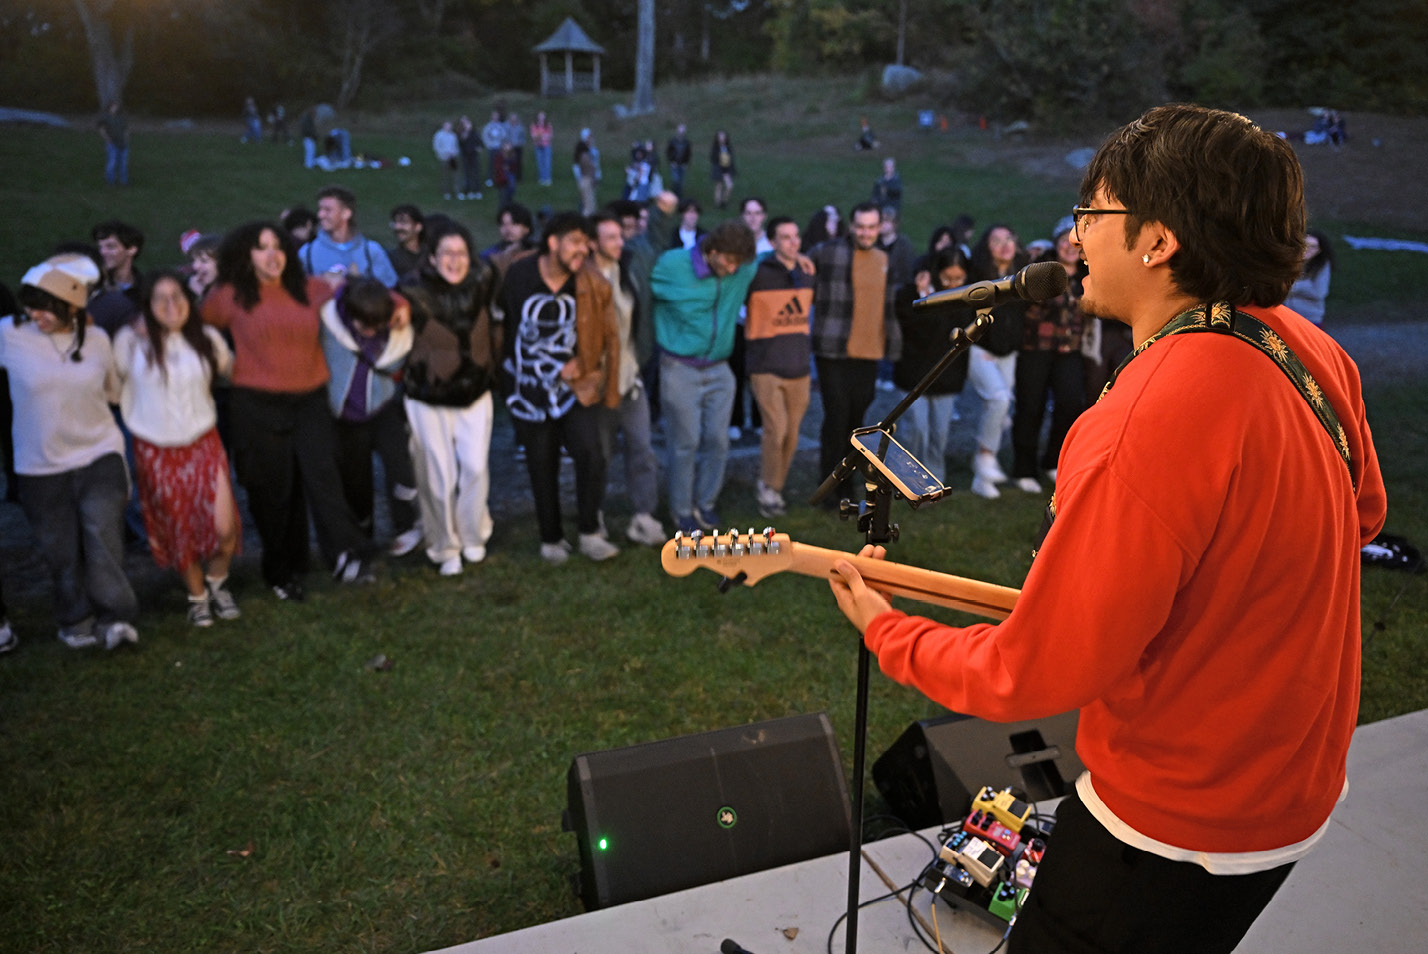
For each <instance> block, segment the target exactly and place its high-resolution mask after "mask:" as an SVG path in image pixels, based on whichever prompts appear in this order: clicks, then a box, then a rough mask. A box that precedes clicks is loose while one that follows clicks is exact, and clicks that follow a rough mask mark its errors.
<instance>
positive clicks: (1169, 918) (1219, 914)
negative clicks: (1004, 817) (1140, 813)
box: [1008, 793, 1294, 954]
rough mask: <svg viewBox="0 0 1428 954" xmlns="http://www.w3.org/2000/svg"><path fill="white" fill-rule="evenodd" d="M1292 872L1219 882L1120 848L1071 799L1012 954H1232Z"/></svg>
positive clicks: (1015, 931)
mask: <svg viewBox="0 0 1428 954" xmlns="http://www.w3.org/2000/svg"><path fill="white" fill-rule="evenodd" d="M1293 867H1294V865H1293V864H1288V865H1282V866H1280V867H1278V868H1272V869H1270V870H1269V871H1262V872H1258V873H1255V874H1248V875H1213V874H1210V873H1209V872H1208V871H1206V870H1205V869H1204V868H1202V867H1201V866H1200V865H1197V864H1194V863H1192V862H1186V861H1169V860H1167V859H1165V858H1162V857H1160V856H1159V855H1153V854H1150V853H1149V852H1146V851H1141V850H1140V849H1138V848H1132V847H1130V846H1129V845H1127V844H1125V843H1124V842H1122V841H1119V840H1118V839H1116V838H1115V837H1114V836H1112V835H1111V833H1110V832H1108V831H1106V829H1105V828H1104V827H1103V826H1102V825H1101V823H1100V822H1098V821H1096V819H1095V817H1094V816H1093V815H1092V814H1091V813H1090V812H1088V811H1087V810H1086V806H1085V805H1083V804H1082V803H1081V800H1080V799H1079V798H1077V797H1076V795H1075V794H1074V793H1073V794H1071V795H1070V796H1068V797H1067V798H1066V800H1065V801H1063V802H1062V803H1061V807H1060V808H1059V809H1058V810H1057V812H1056V828H1055V830H1054V831H1053V832H1052V834H1051V838H1050V839H1049V840H1048V842H1047V850H1046V858H1045V860H1044V861H1043V862H1042V863H1041V866H1040V868H1039V870H1038V871H1037V874H1036V882H1035V883H1034V884H1033V885H1032V888H1031V893H1030V894H1029V895H1028V896H1027V901H1026V905H1025V907H1023V908H1022V910H1021V913H1020V914H1019V915H1018V916H1017V921H1016V926H1015V927H1013V928H1012V932H1011V938H1010V941H1009V946H1008V951H1009V954H1110V952H1125V954H1180V952H1183V954H1219V952H1224V954H1229V952H1230V951H1233V950H1234V949H1235V946H1236V945H1237V944H1239V942H1240V939H1241V938H1243V937H1244V935H1245V933H1246V932H1247V931H1248V930H1249V928H1250V925H1251V924H1253V923H1254V920H1255V918H1257V917H1259V913H1260V912H1261V911H1262V910H1264V906H1265V905H1266V904H1268V903H1269V901H1270V899H1271V898H1272V897H1274V893H1275V892H1276V891H1277V890H1279V886H1280V885H1281V884H1283V883H1284V879H1285V878H1286V877H1288V875H1289V870H1290V869H1291V868H1293Z"/></svg>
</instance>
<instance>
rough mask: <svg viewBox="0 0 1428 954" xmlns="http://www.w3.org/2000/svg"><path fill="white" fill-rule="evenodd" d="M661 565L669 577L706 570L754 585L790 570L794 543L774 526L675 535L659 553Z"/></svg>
mask: <svg viewBox="0 0 1428 954" xmlns="http://www.w3.org/2000/svg"><path fill="white" fill-rule="evenodd" d="M660 563H661V564H662V565H663V566H664V571H665V572H666V573H668V574H669V575H670V576H688V575H689V574H691V573H693V572H694V571H695V570H697V569H699V568H700V567H703V568H704V569H706V570H713V571H714V572H715V573H718V574H719V575H720V576H722V577H724V578H725V579H734V578H735V577H738V576H739V575H740V574H743V577H742V579H740V580H739V582H741V583H743V584H745V585H746V586H753V585H754V584H755V583H757V582H758V581H759V580H761V579H763V578H764V577H766V576H771V575H773V574H775V573H779V572H782V571H784V570H787V569H789V567H790V566H791V565H792V563H793V542H792V541H791V540H789V538H788V534H786V533H774V529H773V527H766V528H764V531H763V532H762V533H755V532H754V530H753V528H752V527H750V528H749V531H748V532H747V533H740V532H739V531H738V530H730V531H729V532H728V533H719V532H718V531H714V532H712V533H707V534H706V533H703V532H701V531H699V530H696V531H694V533H692V534H690V535H688V536H685V535H684V534H682V533H676V534H675V535H674V539H673V540H670V541H669V542H668V543H666V544H665V545H664V549H663V550H661V551H660Z"/></svg>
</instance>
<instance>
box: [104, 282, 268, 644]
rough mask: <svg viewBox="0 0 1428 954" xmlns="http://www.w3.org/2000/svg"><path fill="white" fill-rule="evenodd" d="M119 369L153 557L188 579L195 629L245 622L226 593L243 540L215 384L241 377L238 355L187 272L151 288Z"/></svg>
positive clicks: (124, 337)
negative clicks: (236, 369)
mask: <svg viewBox="0 0 1428 954" xmlns="http://www.w3.org/2000/svg"><path fill="white" fill-rule="evenodd" d="M114 366H115V369H116V372H117V374H118V376H119V381H120V392H119V409H120V412H121V413H122V414H123V417H124V423H125V424H126V425H127V426H128V428H129V432H130V433H131V434H133V435H134V464H135V470H136V471H137V474H136V476H137V478H138V482H139V501H140V503H141V505H142V507H143V511H144V527H145V529H146V530H147V531H148V535H149V552H150V553H152V554H153V557H154V562H155V563H156V564H158V565H159V566H161V567H172V568H173V569H175V570H177V571H178V574H179V575H180V576H181V577H183V581H184V584H185V586H187V587H188V619H189V622H190V623H192V624H193V625H195V626H212V625H213V618H214V616H215V615H217V616H218V618H220V619H237V618H238V616H239V615H240V613H239V610H238V604H237V602H236V601H235V600H234V599H233V595H232V593H230V592H229V591H228V588H227V586H226V585H225V584H226V583H227V580H228V567H229V564H230V563H231V562H232V560H233V554H234V553H235V552H237V549H238V542H239V539H240V537H241V535H242V534H241V526H240V521H239V516H238V507H237V505H236V504H235V502H234V498H233V487H232V484H231V482H230V481H229V479H228V456H227V454H225V453H224V451H223V443H222V442H221V441H220V440H219V439H218V428H217V423H218V415H217V411H216V408H215V406H214V403H213V390H212V388H213V380H214V378H215V377H227V376H228V374H229V373H230V372H231V371H232V368H233V355H232V353H231V352H230V351H229V350H228V345H227V343H226V342H224V340H223V336H222V335H221V334H219V333H218V331H217V329H214V328H209V327H206V326H205V325H204V324H203V321H202V319H201V318H200V317H199V314H198V304H197V302H196V300H195V299H194V297H193V292H192V291H190V290H189V288H188V286H187V284H185V282H184V281H183V277H182V276H181V275H179V273H178V272H161V273H159V274H157V275H155V276H154V277H153V278H152V279H151V280H150V282H149V283H148V285H147V286H146V287H145V289H144V293H143V317H142V318H141V319H139V320H138V321H135V322H134V323H132V324H129V325H125V326H124V327H123V328H120V329H119V332H118V333H117V334H116V335H115V336H114Z"/></svg>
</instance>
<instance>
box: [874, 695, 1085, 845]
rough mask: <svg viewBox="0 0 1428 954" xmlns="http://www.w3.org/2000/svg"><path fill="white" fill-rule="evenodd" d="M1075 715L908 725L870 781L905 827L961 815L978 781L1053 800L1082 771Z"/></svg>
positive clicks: (953, 717) (880, 760)
mask: <svg viewBox="0 0 1428 954" xmlns="http://www.w3.org/2000/svg"><path fill="white" fill-rule="evenodd" d="M1077 717H1078V714H1077V713H1076V712H1067V713H1063V714H1062V715H1058V716H1052V717H1050V718H1046V719H1032V720H1029V721H1026V722H986V721H984V720H982V719H974V718H972V717H971V716H965V715H960V714H957V713H953V714H951V715H948V716H943V717H942V718H938V719H924V720H922V721H920V722H914V723H913V724H912V725H910V726H908V728H907V731H905V732H903V734H902V735H901V736H899V737H898V740H897V741H896V742H894V743H893V744H892V746H891V747H890V748H889V749H888V750H887V751H886V752H884V753H883V754H882V756H881V757H879V758H878V760H877V761H876V762H874V763H873V783H874V784H875V785H877V787H878V791H880V792H882V794H883V798H884V799H886V800H887V803H888V807H889V808H890V809H891V810H892V812H893V814H895V815H897V816H898V817H899V818H901V819H902V820H903V821H904V822H906V823H907V826H908V827H909V828H912V829H913V830H918V829H922V828H930V827H932V826H933V825H940V824H945V823H947V822H951V821H955V820H957V819H959V818H964V817H965V816H966V815H967V813H968V812H969V811H971V808H972V796H973V795H974V794H975V793H976V792H977V791H980V790H981V788H982V786H984V785H990V786H992V787H993V788H997V789H1002V788H1006V787H1008V786H1011V787H1013V788H1018V789H1021V790H1022V791H1023V792H1025V793H1026V795H1027V797H1028V798H1029V799H1030V800H1032V801H1041V800H1043V799H1048V798H1058V797H1060V796H1062V795H1065V794H1066V793H1067V792H1069V791H1070V790H1071V786H1072V785H1073V784H1075V782H1076V776H1078V775H1080V774H1081V772H1082V770H1083V769H1084V766H1083V765H1082V764H1081V760H1080V759H1079V758H1078V757H1077V756H1076V722H1077Z"/></svg>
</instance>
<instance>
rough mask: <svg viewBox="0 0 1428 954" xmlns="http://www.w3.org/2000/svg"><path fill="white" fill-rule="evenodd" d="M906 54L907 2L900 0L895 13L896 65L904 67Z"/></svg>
mask: <svg viewBox="0 0 1428 954" xmlns="http://www.w3.org/2000/svg"><path fill="white" fill-rule="evenodd" d="M906 52H907V0H902V3H901V4H899V6H898V11H897V65H898V66H906V65H907V62H906Z"/></svg>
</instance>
